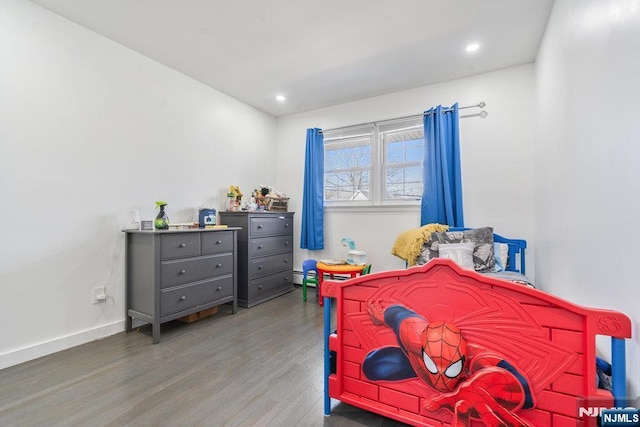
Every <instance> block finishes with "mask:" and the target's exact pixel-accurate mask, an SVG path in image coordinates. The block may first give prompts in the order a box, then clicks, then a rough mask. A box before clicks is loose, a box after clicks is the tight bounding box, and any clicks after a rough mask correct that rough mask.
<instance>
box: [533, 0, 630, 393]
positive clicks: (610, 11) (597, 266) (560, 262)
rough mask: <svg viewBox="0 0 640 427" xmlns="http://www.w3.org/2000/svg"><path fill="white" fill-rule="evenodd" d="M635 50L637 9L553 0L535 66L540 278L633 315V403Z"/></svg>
mask: <svg viewBox="0 0 640 427" xmlns="http://www.w3.org/2000/svg"><path fill="white" fill-rule="evenodd" d="M639 52H640V2H639V1H629V0H611V1H606V2H603V1H600V0H556V2H555V6H554V9H553V12H552V15H551V19H550V21H549V24H548V27H547V31H546V34H545V38H544V41H543V44H542V47H541V50H540V52H539V55H538V59H537V62H536V76H537V99H538V102H537V104H538V117H539V121H538V126H537V136H536V140H537V143H536V151H535V172H536V174H535V183H536V186H535V189H536V191H535V218H536V221H535V230H536V234H535V248H536V278H537V279H536V280H537V282H538V283H540V284H541V285H542V286H543V287H544V288H545V289H547V290H549V291H551V292H552V293H554V294H556V295H560V296H563V297H566V298H569V299H571V300H572V301H574V302H577V303H580V304H584V305H588V306H593V307H603V308H610V309H615V310H619V311H622V312H624V313H626V314H627V315H629V316H630V317H631V319H632V322H633V328H634V334H635V337H634V338H633V339H632V340H630V342H629V344H628V347H627V348H628V351H627V365H628V369H629V371H628V378H629V381H630V384H631V387H630V390H629V393H628V394H629V395H630V396H637V395H638V394H639V393H640V345H639V344H640V340H639V338H638V325H639V322H640V315H639V314H638V313H639V311H638V301H640V290H639V289H640V288H639V286H638V279H637V278H638V259H639V257H640V250H638V242H640V227H638V226H637V221H638V218H640V197H639V196H640V168H638V166H637V162H638V160H639V159H640V120H638V117H637V116H638V114H639V113H640V87H639V85H638V76H640V54H639ZM599 349H600V350H601V351H603V352H605V353H606V352H607V348H605V347H603V345H602V344H600V345H599Z"/></svg>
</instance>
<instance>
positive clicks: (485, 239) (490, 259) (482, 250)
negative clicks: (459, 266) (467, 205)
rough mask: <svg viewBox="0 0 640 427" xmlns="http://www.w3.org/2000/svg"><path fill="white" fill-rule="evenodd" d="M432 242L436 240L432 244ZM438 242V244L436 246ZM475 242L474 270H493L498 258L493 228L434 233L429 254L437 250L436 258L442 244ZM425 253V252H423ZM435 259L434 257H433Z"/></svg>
mask: <svg viewBox="0 0 640 427" xmlns="http://www.w3.org/2000/svg"><path fill="white" fill-rule="evenodd" d="M432 240H435V241H434V242H432ZM436 242H437V243H438V244H436ZM466 242H473V243H474V244H475V247H474V248H473V268H474V269H475V270H476V271H488V270H493V267H494V266H495V264H496V258H495V255H494V253H493V227H480V228H473V229H471V230H465V231H445V232H444V233H433V234H432V235H431V238H430V239H429V242H427V243H426V244H425V246H426V245H427V244H430V245H429V254H430V256H431V255H432V254H433V250H434V249H435V252H436V256H438V255H437V252H438V245H439V244H440V243H466ZM423 252H424V251H423ZM432 258H433V256H432Z"/></svg>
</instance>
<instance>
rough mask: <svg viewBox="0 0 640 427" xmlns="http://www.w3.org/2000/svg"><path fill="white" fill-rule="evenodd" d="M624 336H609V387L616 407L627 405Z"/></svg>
mask: <svg viewBox="0 0 640 427" xmlns="http://www.w3.org/2000/svg"><path fill="white" fill-rule="evenodd" d="M626 366H627V365H626V360H625V342H624V338H611V387H612V390H611V391H612V393H613V401H614V404H615V406H616V407H619V408H626V407H627V378H626V377H627V374H626V369H625V367H626Z"/></svg>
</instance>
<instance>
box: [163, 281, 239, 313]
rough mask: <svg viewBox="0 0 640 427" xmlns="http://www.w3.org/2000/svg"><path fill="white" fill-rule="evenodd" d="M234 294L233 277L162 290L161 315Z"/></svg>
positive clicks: (209, 302)
mask: <svg viewBox="0 0 640 427" xmlns="http://www.w3.org/2000/svg"><path fill="white" fill-rule="evenodd" d="M231 296H233V277H224V278H221V279H217V280H209V281H206V282H199V283H195V284H190V285H183V286H177V287H173V288H170V289H163V290H162V291H160V307H161V309H160V315H161V316H166V315H169V314H173V313H178V312H180V311H184V310H189V309H192V308H194V307H197V306H203V305H205V304H211V303H213V302H215V301H218V300H221V299H223V298H227V297H231Z"/></svg>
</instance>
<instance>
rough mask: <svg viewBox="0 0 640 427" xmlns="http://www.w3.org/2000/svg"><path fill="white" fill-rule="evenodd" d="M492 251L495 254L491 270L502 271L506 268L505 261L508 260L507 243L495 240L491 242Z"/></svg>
mask: <svg viewBox="0 0 640 427" xmlns="http://www.w3.org/2000/svg"><path fill="white" fill-rule="evenodd" d="M493 252H494V254H495V256H496V265H495V266H494V267H493V271H496V272H497V271H504V270H506V269H507V262H508V260H509V245H508V244H506V243H498V242H495V243H494V244H493Z"/></svg>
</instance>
